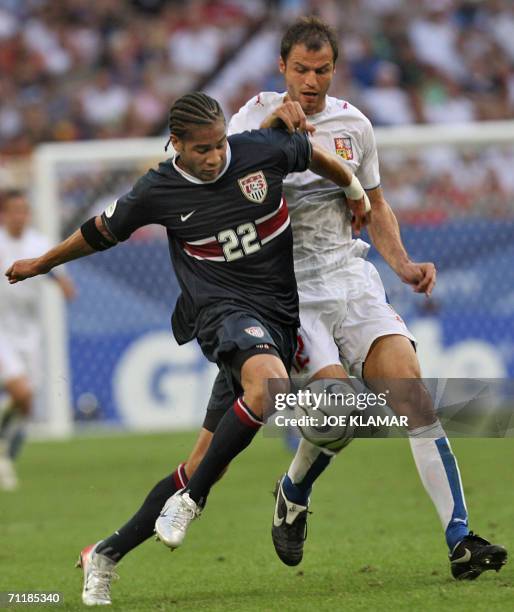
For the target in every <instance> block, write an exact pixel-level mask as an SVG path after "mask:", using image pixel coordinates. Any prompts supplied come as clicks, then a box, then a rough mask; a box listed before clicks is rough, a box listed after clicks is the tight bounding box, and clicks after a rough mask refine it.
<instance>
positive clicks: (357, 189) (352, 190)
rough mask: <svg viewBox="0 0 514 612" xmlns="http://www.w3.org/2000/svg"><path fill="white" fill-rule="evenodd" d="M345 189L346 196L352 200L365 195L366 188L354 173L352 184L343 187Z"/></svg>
mask: <svg viewBox="0 0 514 612" xmlns="http://www.w3.org/2000/svg"><path fill="white" fill-rule="evenodd" d="M343 191H344V194H345V196H346V197H347V198H350V200H360V199H361V198H363V197H364V189H363V188H362V185H361V183H360V181H359V179H358V178H357V177H356V176H355V174H353V175H352V180H351V181H350V184H349V185H348V186H347V187H343Z"/></svg>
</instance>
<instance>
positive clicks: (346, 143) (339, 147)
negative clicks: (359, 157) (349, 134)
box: [334, 138, 353, 161]
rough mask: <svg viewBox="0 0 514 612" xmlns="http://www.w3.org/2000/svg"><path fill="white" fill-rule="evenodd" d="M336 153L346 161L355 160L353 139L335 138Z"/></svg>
mask: <svg viewBox="0 0 514 612" xmlns="http://www.w3.org/2000/svg"><path fill="white" fill-rule="evenodd" d="M334 144H335V146H336V153H337V154H338V155H340V156H341V157H342V158H343V159H344V160H346V161H349V160H350V159H353V149H352V139H351V138H334Z"/></svg>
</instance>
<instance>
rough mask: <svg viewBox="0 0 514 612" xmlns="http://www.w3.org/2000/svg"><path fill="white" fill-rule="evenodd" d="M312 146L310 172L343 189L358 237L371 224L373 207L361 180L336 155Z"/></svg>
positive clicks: (313, 144)
mask: <svg viewBox="0 0 514 612" xmlns="http://www.w3.org/2000/svg"><path fill="white" fill-rule="evenodd" d="M311 144H312V158H311V163H310V165H309V170H312V172H314V173H315V174H319V175H320V176H322V177H323V178H326V179H328V180H329V181H332V182H333V183H335V184H336V185H339V187H341V188H342V190H343V191H344V193H345V195H346V200H347V202H348V206H349V208H350V210H351V211H352V213H353V220H352V227H353V229H354V231H355V233H356V234H357V235H358V234H359V233H360V231H361V228H362V227H363V226H364V225H367V224H368V222H369V214H370V211H371V205H370V202H369V199H368V196H367V195H366V192H365V191H364V189H363V188H362V185H361V184H360V181H359V179H358V178H357V177H356V176H355V175H354V174H352V172H351V170H350V169H349V168H348V167H347V166H346V165H345V164H344V163H343V162H342V161H341V160H340V159H339V158H338V157H337V156H336V155H333V154H332V153H329V152H328V151H326V150H325V149H324V148H323V147H321V146H319V145H317V144H315V143H311Z"/></svg>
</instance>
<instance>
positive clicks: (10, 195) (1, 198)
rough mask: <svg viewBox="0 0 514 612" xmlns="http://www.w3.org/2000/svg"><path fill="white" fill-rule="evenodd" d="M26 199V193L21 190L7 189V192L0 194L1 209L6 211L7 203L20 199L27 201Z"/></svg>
mask: <svg viewBox="0 0 514 612" xmlns="http://www.w3.org/2000/svg"><path fill="white" fill-rule="evenodd" d="M26 197H27V196H26V193H25V192H24V191H22V190H21V189H7V191H4V192H3V193H2V194H0V208H1V209H4V208H5V206H6V205H7V202H9V201H10V200H16V199H18V198H23V199H25V198H26Z"/></svg>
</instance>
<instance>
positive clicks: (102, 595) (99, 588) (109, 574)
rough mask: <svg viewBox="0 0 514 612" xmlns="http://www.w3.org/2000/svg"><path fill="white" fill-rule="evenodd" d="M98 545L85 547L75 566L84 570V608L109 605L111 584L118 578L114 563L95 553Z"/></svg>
mask: <svg viewBox="0 0 514 612" xmlns="http://www.w3.org/2000/svg"><path fill="white" fill-rule="evenodd" d="M100 541H101V540H100ZM98 544H100V542H97V543H96V544H91V545H90V546H86V548H84V549H83V550H82V551H81V552H80V555H79V560H78V561H77V565H76V567H81V568H82V569H83V570H84V588H83V589H82V602H83V603H84V604H85V605H86V606H109V605H111V603H112V601H111V583H112V581H113V580H117V579H118V578H119V576H118V574H116V573H115V572H114V567H115V565H116V563H115V562H114V561H112V560H111V559H109V557H106V556H105V555H99V554H98V553H95V548H96V547H97V546H98Z"/></svg>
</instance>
